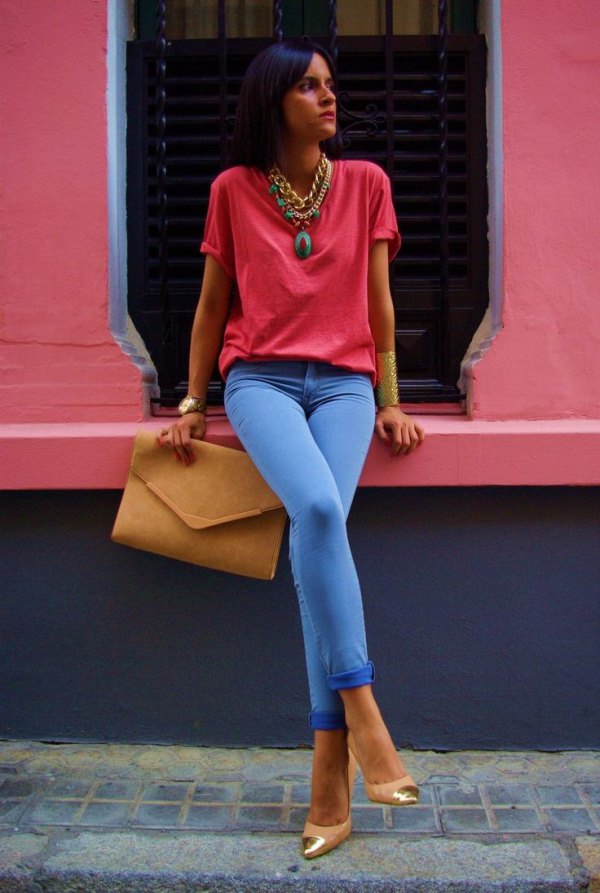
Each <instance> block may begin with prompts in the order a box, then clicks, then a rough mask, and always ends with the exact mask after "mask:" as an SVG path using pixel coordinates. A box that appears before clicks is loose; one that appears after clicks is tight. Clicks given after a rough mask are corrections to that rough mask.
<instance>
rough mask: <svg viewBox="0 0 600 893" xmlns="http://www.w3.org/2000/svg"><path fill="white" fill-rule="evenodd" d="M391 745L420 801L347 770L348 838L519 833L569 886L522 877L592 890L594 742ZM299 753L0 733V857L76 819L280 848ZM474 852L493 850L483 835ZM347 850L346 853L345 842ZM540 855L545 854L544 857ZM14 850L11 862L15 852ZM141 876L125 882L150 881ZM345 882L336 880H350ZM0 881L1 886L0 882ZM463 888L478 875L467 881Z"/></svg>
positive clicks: (177, 838) (499, 838) (596, 809)
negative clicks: (463, 747)
mask: <svg viewBox="0 0 600 893" xmlns="http://www.w3.org/2000/svg"><path fill="white" fill-rule="evenodd" d="M402 756H403V759H404V761H405V763H406V765H407V768H408V769H409V771H411V772H412V774H413V776H414V778H415V780H416V781H417V783H418V784H419V785H420V787H421V801H420V803H419V804H418V805H416V806H411V807H409V808H400V809H398V808H396V809H393V808H391V807H387V806H381V805H378V804H375V803H371V802H370V801H368V800H367V799H366V797H365V794H364V791H363V787H362V784H361V779H360V775H359V776H358V779H357V783H356V786H355V789H354V796H353V807H352V824H353V835H352V837H353V838H354V840H355V841H361V840H362V842H363V843H362V844H360V845H362V846H365V845H371V844H372V847H374V848H376V847H381V846H387V844H389V843H391V842H392V841H393V840H396V841H397V843H400V842H403V843H404V845H405V850H404V852H405V854H406V853H408V852H409V850H410V847H414V846H417V845H422V843H423V841H429V846H430V847H431V845H436V846H451V847H452V846H456V847H460V846H468V845H471V844H473V842H479V843H486V844H488V845H494V844H509V843H511V842H513V843H514V844H515V845H517V844H518V845H522V844H523V843H524V842H525V844H527V842H529V845H530V850H529V851H528V852H529V855H530V857H531V859H533V854H534V846H537V847H538V848H539V847H552V846H554V847H557V848H558V849H559V850H560V858H563V857H564V858H566V863H567V864H568V865H569V866H570V868H569V871H570V872H571V874H569V877H572V878H575V880H573V884H574V886H569V885H566V886H560V884H559V886H544V885H543V884H541V885H539V886H538V887H535V885H534V886H533V887H531V889H536V890H537V889H539V890H543V889H548V890H549V889H557V890H558V889H560V890H563V889H564V890H566V889H587V890H589V891H590V893H591V891H594V893H600V752H589V751H586V752H581V751H573V752H561V753H535V752H529V751H528V752H505V751H504V752H492V751H490V752H487V751H478V752H473V751H471V752H453V753H445V754H444V753H435V752H419V753H415V752H410V751H409V752H404V753H403V754H402ZM310 763H311V751H310V750H308V749H297V750H278V749H258V748H249V749H220V748H203V747H180V746H149V745H120V744H98V745H96V744H43V743H39V742H10V741H8V742H0V866H1V862H2V852H1V844H2V840H4V843H5V846H9V849H10V847H12V848H13V849H12V850H11V852H13V851H14V853H16V852H17V850H15V846H16V844H15V841H16V840H17V839H18V838H20V840H21V841H22V845H23V846H25V844H27V846H29V845H31V846H35V841H34V840H33V838H31V835H35V834H37V835H42V836H44V835H45V836H46V837H47V838H48V839H51V838H52V835H54V837H55V838H56V836H57V835H58V837H60V836H61V835H62V838H61V839H63V838H65V835H66V837H67V838H69V840H70V844H69V845H75V844H74V843H73V841H74V840H77V839H78V836H79V839H80V842H81V845H82V846H83V844H84V842H85V840H87V841H88V844H89V839H88V838H89V834H87V835H86V834H85V833H83V832H90V834H92V835H94V834H95V835H96V838H95V840H99V839H100V837H101V836H102V835H103V836H104V840H105V841H106V840H108V836H109V835H112V837H113V838H114V833H115V832H118V833H120V834H121V840H123V841H124V839H125V837H126V836H130V835H135V834H137V835H138V837H137V838H131V839H137V841H144V845H146V844H148V841H151V840H152V839H153V838H152V834H156V832H162V833H163V834H167V835H168V836H169V839H170V840H171V841H174V842H178V844H179V845H180V846H181V847H183V846H184V843H185V841H187V840H188V838H189V837H190V835H191V836H192V837H193V836H194V835H196V836H195V838H194V839H195V840H196V841H199V840H200V838H204V844H206V842H207V841H208V840H209V839H211V840H212V839H213V837H215V835H216V838H215V839H217V840H218V839H221V840H225V838H223V837H222V836H221V838H219V836H218V835H219V833H220V834H221V835H223V832H231V831H234V832H236V833H237V834H239V835H240V838H241V837H243V836H244V835H246V837H245V839H246V840H248V841H250V840H253V839H254V838H253V837H252V835H254V834H255V832H262V833H263V835H264V837H263V840H267V839H270V840H272V841H273V846H275V847H280V846H283V844H282V843H281V841H282V840H285V839H286V835H285V834H281V833H280V832H294V834H295V835H297V834H298V832H299V831H300V830H301V829H302V825H303V823H304V820H305V817H306V814H307V809H308V803H309V796H310V786H309V775H310ZM354 832H358V833H357V834H354ZM361 832H362V833H361ZM148 835H150V837H148ZM234 837H235V835H234ZM56 839H58V838H56ZM288 839H289V838H288ZM163 840H164V838H163ZM386 841H387V843H386ZM444 841H446V843H444ZM365 842H366V843H365ZM94 845H95V844H94ZM114 845H115V844H114V841H113V843H111V846H113V849H114ZM148 845H149V844H148ZM186 845H187V844H186ZM211 845H212V844H211ZM353 845H354V846H357V845H359V844H356V843H355V844H353ZM128 846H130V844H128ZM17 849H18V847H17ZM342 849H343V848H340V851H341V850H342ZM497 849H498V851H499V848H498V847H497ZM486 851H487V852H488V853H490V852H491V851H490V850H489V846H488V847H486ZM290 852H291V848H290ZM346 852H347V853H350V854H352V849H351V847H348V848H347V850H346ZM365 852H366V850H365ZM429 852H431V850H429ZM479 852H480V853H482V852H483V850H481V847H479ZM505 852H506V853H507V852H508V851H507V850H506V848H505ZM565 854H566V855H565ZM554 855H556V853H555V854H554ZM538 856H539V858H540V860H541V862H542V863H543V861H544V859H545V858H546V856H545V855H544V854H543V853H542V855H541V856H540V854H539V853H538V855H537V856H536V858H538ZM11 858H12V857H11ZM82 858H83V857H82ZM86 858H88V857H86ZM89 858H91V857H89ZM94 858H95V857H94ZM149 858H150V857H149ZM336 858H337V857H336ZM444 858H446V857H444ZM462 858H463V856H461V859H462ZM478 859H479V861H481V857H478ZM13 861H15V864H16V863H17V862H18V859H17V856H16V855H14V860H13ZM318 861H319V862H320V863H323V862H324V860H318ZM525 861H526V862H527V860H525ZM11 864H12V863H11ZM300 864H301V869H302V870H304V867H303V865H302V860H301V863H300ZM328 864H329V865H331V864H334V862H333V861H332V862H329V863H328ZM11 870H12V869H11ZM290 870H291V869H290ZM562 870H563V869H562V868H561V871H562ZM438 881H439V879H438ZM438 881H436V883H438ZM19 883H21V881H19ZM23 883H24V882H23ZM145 883H146V886H141V887H139V888H138V887H131V888H127V889H148V890H150V889H151V886H150V885H149V882H145ZM348 883H349V882H346V887H344V888H343V889H351V886H348ZM431 883H432V884H433V881H432V882H431ZM532 883H533V882H532ZM384 888H385V887H382V889H384ZM0 889H2V890H5V889H6V890H10V889H13V888H11V887H7V886H2V884H1V883H0ZM14 889H15V890H17V889H19V890H20V889H21V887H14ZM22 889H26V888H25V887H23V888H22ZM27 889H28V888H27ZM36 889H37V888H36ZM52 889H54V888H52ZM56 889H60V888H59V887H56ZM82 889H87V887H85V888H82ZM90 889H91V888H90ZM94 889H96V887H94ZM97 889H100V888H99V887H98V888H97ZM157 889H159V888H157ZM160 889H162V888H160ZM165 889H166V888H165ZM169 889H170V888H169ZM206 889H217V887H214V888H213V887H210V886H209V887H206ZM219 889H220V888H219ZM235 889H240V890H241V889H259V888H258V887H257V886H251V887H244V886H243V885H242V886H239V887H237V888H235ZM261 889H262V888H261ZM265 889H271V887H265ZM307 889H308V888H307ZM315 889H316V888H315ZM332 889H333V888H332ZM352 889H354V888H353V887H352ZM359 889H360V888H359ZM364 889H365V890H366V889H367V887H366V886H365V887H364ZM369 889H371V888H369ZM373 889H375V887H373ZM385 889H388V888H385ZM390 889H391V888H390ZM393 889H400V887H399V886H394V887H393ZM402 889H405V888H404V887H402ZM406 889H413V887H410V888H409V887H406ZM414 889H417V887H414ZM418 889H421V888H420V887H419V888H418ZM423 889H429V887H427V886H425V887H424V888H423ZM431 889H434V887H433V886H431ZM435 889H438V887H436V888H435ZM439 889H445V888H442V887H439ZM452 889H454V888H452ZM457 889H458V888H457ZM465 889H468V890H470V889H473V890H476V889H479V888H478V886H477V884H475V883H473V884H472V886H468V885H467V887H465ZM481 889H483V887H481ZM486 889H487V888H486ZM494 889H496V888H494ZM498 889H505V888H504V887H502V888H498ZM506 889H509V888H508V887H507V888H506ZM510 889H512V888H510ZM514 889H519V890H521V889H529V888H528V887H525V886H521V887H514Z"/></svg>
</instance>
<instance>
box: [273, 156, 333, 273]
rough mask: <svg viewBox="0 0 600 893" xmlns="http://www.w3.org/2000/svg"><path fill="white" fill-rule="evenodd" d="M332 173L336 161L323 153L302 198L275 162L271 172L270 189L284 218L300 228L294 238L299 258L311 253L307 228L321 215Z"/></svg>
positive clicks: (310, 240)
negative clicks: (306, 192) (306, 191)
mask: <svg viewBox="0 0 600 893" xmlns="http://www.w3.org/2000/svg"><path fill="white" fill-rule="evenodd" d="M332 173H333V163H332V162H331V161H330V160H329V159H328V158H327V157H326V156H325V155H324V154H321V157H320V159H319V163H318V165H317V169H316V171H315V177H314V180H313V183H312V186H311V188H310V192H309V193H308V195H307V196H306V198H301V197H300V196H299V195H298V193H297V192H295V191H294V190H293V189H292V187H291V185H290V183H289V182H288V180H286V178H285V177H284V176H283V174H282V173H281V171H280V170H279V168H278V167H277V165H276V164H275V165H273V167H272V168H271V170H270V171H269V181H270V183H271V185H270V187H269V192H270V193H271V195H274V196H275V199H276V201H277V204H278V205H279V207H280V208H281V213H282V215H283V217H285V219H286V220H289V221H290V223H292V224H293V226H295V227H296V229H299V230H300V232H299V233H298V235H297V236H296V238H295V239H294V250H295V252H296V254H297V255H298V257H299V258H300V260H305V259H306V258H307V257H309V256H310V254H311V253H312V239H311V237H310V236H309V234H308V233H307V232H306V230H307V229H308V227H309V226H310V225H311V223H313V221H314V220H316V219H317V218H318V217H319V216H320V214H321V212H320V210H319V209H320V207H321V205H322V204H323V201H324V199H325V196H326V195H327V192H328V190H329V189H330V187H331V175H332Z"/></svg>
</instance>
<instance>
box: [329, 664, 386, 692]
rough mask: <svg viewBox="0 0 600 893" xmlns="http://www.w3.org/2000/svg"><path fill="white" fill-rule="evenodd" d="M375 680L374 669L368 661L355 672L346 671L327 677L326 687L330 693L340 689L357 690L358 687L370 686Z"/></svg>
mask: <svg viewBox="0 0 600 893" xmlns="http://www.w3.org/2000/svg"><path fill="white" fill-rule="evenodd" d="M374 679H375V667H374V666H373V664H372V663H371V661H369V662H368V663H367V664H365V666H364V667H358V669H357V670H346V672H345V673H333V674H332V675H331V676H328V677H327V685H328V686H329V688H330V689H331V690H332V691H338V689H340V688H358V686H359V685H370V684H371V682H373V680H374Z"/></svg>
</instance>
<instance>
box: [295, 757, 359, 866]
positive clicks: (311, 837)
mask: <svg viewBox="0 0 600 893" xmlns="http://www.w3.org/2000/svg"><path fill="white" fill-rule="evenodd" d="M355 776H356V760H355V758H354V755H353V754H352V753H351V752H350V751H349V752H348V815H347V817H346V819H345V820H344V821H343V822H340V824H339V825H315V824H314V823H313V822H309V821H307V822H306V823H305V825H304V831H303V832H302V851H303V853H304V858H305V859H314V858H315V857H316V856H324V855H325V853H328V852H329V851H330V850H333V849H335V847H336V846H339V844H340V843H342V841H344V840H346V838H347V837H348V836H349V834H350V832H351V830H352V822H351V820H350V806H351V801H352V789H353V787H354V779H355Z"/></svg>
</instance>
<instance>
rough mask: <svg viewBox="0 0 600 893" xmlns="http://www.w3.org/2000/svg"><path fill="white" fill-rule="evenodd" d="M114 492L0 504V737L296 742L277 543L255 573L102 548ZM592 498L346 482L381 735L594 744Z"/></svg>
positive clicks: (525, 744)
mask: <svg viewBox="0 0 600 893" xmlns="http://www.w3.org/2000/svg"><path fill="white" fill-rule="evenodd" d="M120 495H121V494H120V493H119V492H115V491H106V492H97V491H89V492H15V493H10V492H9V493H2V495H1V496H0V500H1V504H2V509H3V510H2V514H1V521H0V526H1V536H0V562H1V567H2V582H1V584H0V585H1V588H2V598H1V599H0V628H1V638H2V647H1V648H0V697H1V700H2V707H1V709H0V737H3V738H27V739H39V740H50V741H122V742H148V743H150V742H164V743H171V742H173V743H184V744H205V745H213V746H216V745H223V746H245V745H262V746H295V745H298V744H299V743H302V742H308V741H310V740H311V734H310V730H309V729H308V727H307V715H308V709H309V704H308V691H307V685H306V681H305V670H304V657H303V650H302V638H301V630H300V621H299V617H298V611H297V606H296V602H295V594H294V590H293V585H292V580H291V576H290V573H289V569H288V566H287V557H286V556H287V548H286V546H284V548H283V549H282V556H281V562H280V567H279V570H278V574H277V577H276V579H275V581H273V582H270V583H262V582H257V581H252V580H246V579H243V578H241V577H233V576H228V575H225V574H221V573H218V572H213V571H208V570H204V569H200V568H196V567H193V566H191V565H186V564H182V563H179V562H174V561H169V560H168V559H164V558H161V557H159V556H155V555H150V554H146V553H143V552H138V551H135V550H132V549H128V548H126V547H123V546H118V545H115V544H113V543H111V541H110V539H109V535H110V530H111V527H112V523H113V519H114V516H115V514H116V511H117V507H118V503H119V500H120ZM599 498H600V494H599V491H598V490H597V489H593V488H481V489H454V488H452V489H438V488H435V489H434V488H432V489H419V490H416V489H393V490H392V489H390V490H388V489H383V490H378V489H362V490H360V491H359V492H358V494H357V497H356V500H355V504H354V507H353V509H352V513H351V518H350V524H349V529H350V537H351V541H352V544H353V548H354V553H355V557H356V563H357V566H358V570H359V574H360V577H361V580H362V583H363V594H364V601H365V614H366V622H367V633H368V638H369V648H370V657H371V659H372V660H373V661H374V663H375V666H376V669H377V681H376V689H375V690H376V695H377V697H378V700H379V703H380V706H381V708H382V711H383V713H384V716H385V717H386V719H387V721H388V724H389V726H390V729H391V731H392V733H393V736H394V739H395V741H396V743H397V744H398V746H412V747H415V748H419V749H422V748H423V749H425V748H434V749H440V750H448V749H455V748H458V749H465V748H484V749H487V748H489V749H497V748H501V749H510V748H515V749H518V748H525V749H527V748H532V749H534V748H536V749H549V750H554V749H569V748H575V749H576V748H594V747H598V745H599V744H600V742H599V738H598V729H599V728H600V691H599V689H600V681H599V680H600V668H599V653H600V650H599V648H598V629H599V621H600V617H599V612H600V609H599V598H598V594H599V590H600V583H599V581H600V540H599V537H598V517H599V516H600V512H599Z"/></svg>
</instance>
